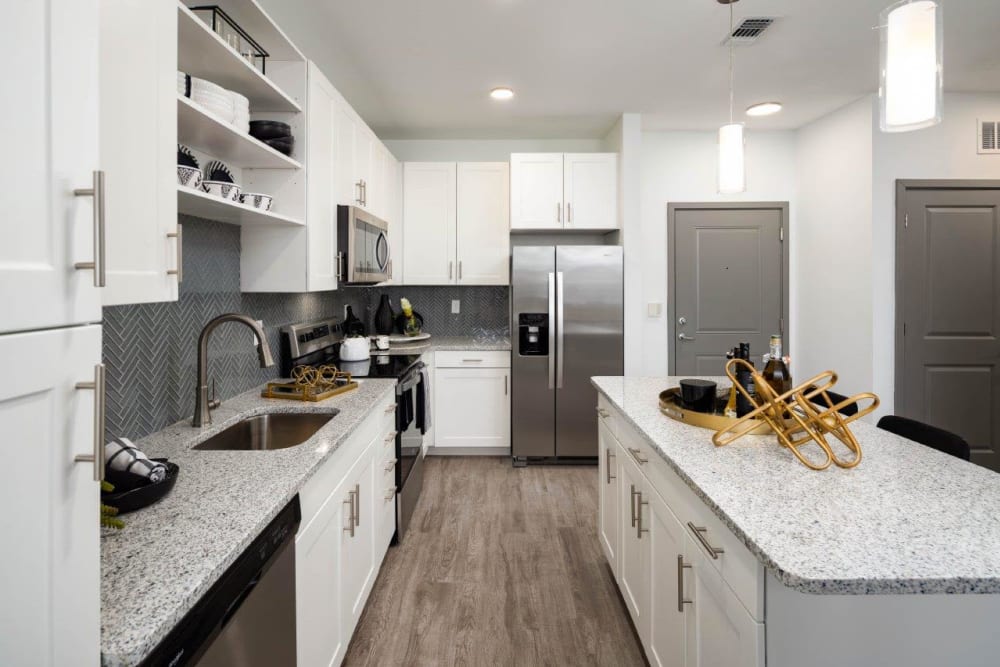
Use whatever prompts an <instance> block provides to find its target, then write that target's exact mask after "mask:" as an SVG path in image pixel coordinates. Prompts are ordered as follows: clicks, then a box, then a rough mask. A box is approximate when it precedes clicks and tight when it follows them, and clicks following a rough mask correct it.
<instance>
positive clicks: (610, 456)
mask: <svg viewBox="0 0 1000 667" xmlns="http://www.w3.org/2000/svg"><path fill="white" fill-rule="evenodd" d="M613 458H615V455H614V454H612V453H611V450H610V449H605V450H604V467H605V468H606V469H607V470H606V473H607V478H608V481H607V483H608V484H610V483H611V480H613V479H618V477H617V476H616V475H612V474H611V459H613Z"/></svg>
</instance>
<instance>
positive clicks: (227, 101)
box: [191, 76, 249, 123]
mask: <svg viewBox="0 0 1000 667" xmlns="http://www.w3.org/2000/svg"><path fill="white" fill-rule="evenodd" d="M244 99H245V98H244ZM191 100H192V101H194V102H196V103H198V105H199V106H201V107H202V108H204V109H205V110H206V111H209V112H211V113H213V114H215V115H216V116H218V117H219V118H221V119H222V120H224V121H226V122H227V123H232V122H233V121H234V120H235V117H236V113H235V112H236V108H235V106H234V105H233V95H232V93H230V92H229V91H228V90H226V89H225V88H223V87H222V86H218V85H216V84H214V83H212V82H211V81H206V80H205V79H199V78H198V77H194V76H193V77H191ZM248 121H249V118H248Z"/></svg>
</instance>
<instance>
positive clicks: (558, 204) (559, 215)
mask: <svg viewBox="0 0 1000 667" xmlns="http://www.w3.org/2000/svg"><path fill="white" fill-rule="evenodd" d="M556 222H562V203H561V202H556Z"/></svg>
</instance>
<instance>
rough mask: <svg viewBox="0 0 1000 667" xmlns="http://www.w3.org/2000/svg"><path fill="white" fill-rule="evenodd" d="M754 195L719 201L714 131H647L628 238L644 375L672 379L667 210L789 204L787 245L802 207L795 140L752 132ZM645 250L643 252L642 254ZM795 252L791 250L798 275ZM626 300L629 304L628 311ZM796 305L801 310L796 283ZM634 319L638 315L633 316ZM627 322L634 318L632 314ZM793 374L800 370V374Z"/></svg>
mask: <svg viewBox="0 0 1000 667" xmlns="http://www.w3.org/2000/svg"><path fill="white" fill-rule="evenodd" d="M746 141H747V154H746V155H747V157H746V159H747V191H746V192H745V193H743V194H740V195H720V194H718V192H717V191H716V190H717V179H716V159H717V155H718V147H717V135H716V133H715V132H688V131H676V132H674V131H671V132H653V131H649V132H643V133H642V149H641V155H642V161H641V175H640V192H641V199H640V211H641V233H640V235H639V237H638V238H635V237H629V236H628V235H626V237H625V253H626V254H629V253H636V252H638V254H639V256H640V264H641V284H640V291H641V296H640V297H639V298H638V299H637V300H636V302H634V303H635V305H633V306H632V307H633V308H636V307H637V308H638V310H639V317H641V319H642V323H643V324H642V335H641V349H642V360H641V361H642V369H641V372H640V373H638V374H641V375H666V374H667V359H668V352H669V349H670V346H671V345H672V344H673V342H672V341H670V340H668V338H667V319H666V318H667V312H666V310H667V299H668V296H667V295H668V285H667V276H668V275H669V274H668V271H669V267H668V266H667V257H668V253H667V204H668V203H678V202H710V201H787V202H789V217H790V221H789V227H790V229H789V230H788V235H787V236H786V238H788V239H790V240H791V239H794V238H795V234H796V233H797V222H796V221H797V215H798V214H797V212H796V208H797V204H796V202H795V185H794V184H795V134H794V133H793V132H754V131H753V130H752V128H751V129H748V130H747V139H746ZM636 246H638V248H636ZM794 249H795V246H794V245H793V246H792V247H791V250H792V255H791V262H792V275H793V276H794V275H795V268H794V267H795V261H796V258H795V255H794ZM651 302H656V303H659V304H661V305H662V314H661V315H660V316H659V317H655V318H651V317H648V316H647V315H646V305H647V304H648V303H651ZM629 303H630V301H629V298H628V295H626V304H629ZM790 303H791V304H792V306H793V307H794V304H795V303H796V302H795V288H794V281H793V286H792V294H791V301H790ZM632 314H633V315H635V313H634V312H633V313H632ZM626 319H628V315H626ZM790 325H792V326H791V329H790V332H789V333H790V337H791V348H790V350H791V351H790V354H791V355H792V356H793V363H794V360H795V354H796V345H797V343H796V339H795V335H796V334H795V329H794V316H793V317H792V322H791V323H790ZM793 372H794V368H793Z"/></svg>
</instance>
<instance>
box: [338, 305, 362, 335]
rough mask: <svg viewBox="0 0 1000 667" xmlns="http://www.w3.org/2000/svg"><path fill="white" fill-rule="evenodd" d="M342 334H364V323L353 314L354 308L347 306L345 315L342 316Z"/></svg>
mask: <svg viewBox="0 0 1000 667" xmlns="http://www.w3.org/2000/svg"><path fill="white" fill-rule="evenodd" d="M343 329H344V335H345V336H364V335H365V325H364V323H363V322H362V321H361V320H359V319H358V317H357V315H355V314H354V310H353V309H352V308H351V307H350V306H348V307H347V316H346V317H345V318H344V324H343Z"/></svg>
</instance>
